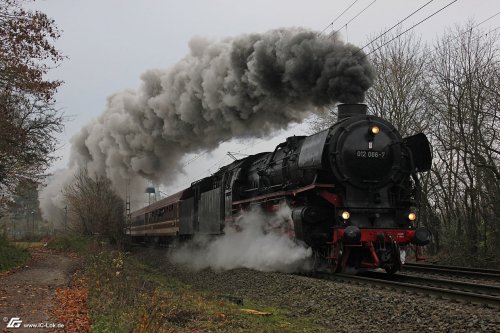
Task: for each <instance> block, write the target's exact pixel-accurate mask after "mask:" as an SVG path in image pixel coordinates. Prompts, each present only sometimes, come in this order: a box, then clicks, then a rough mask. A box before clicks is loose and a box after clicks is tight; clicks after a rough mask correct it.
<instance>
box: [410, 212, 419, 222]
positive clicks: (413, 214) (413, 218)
mask: <svg viewBox="0 0 500 333" xmlns="http://www.w3.org/2000/svg"><path fill="white" fill-rule="evenodd" d="M416 219H417V214H415V213H413V212H411V213H410V214H408V220H410V221H415V220H416Z"/></svg>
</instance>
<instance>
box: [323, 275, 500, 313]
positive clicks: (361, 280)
mask: <svg viewBox="0 0 500 333" xmlns="http://www.w3.org/2000/svg"><path fill="white" fill-rule="evenodd" d="M386 275H387V274H386ZM314 277H316V278H320V279H327V280H336V281H343V282H348V283H356V284H368V285H375V286H381V287H386V288H389V289H394V290H404V291H411V292H414V293H418V294H425V295H434V296H438V297H441V298H445V299H454V300H460V301H465V302H469V303H472V304H481V305H486V306H489V307H492V308H500V296H494V295H485V294H478V293H474V292H470V291H461V290H452V289H448V288H440V287H433V286H426V285H421V284H416V283H408V282H398V281H391V280H387V279H381V278H373V277H365V276H358V275H350V274H330V273H315V275H314Z"/></svg>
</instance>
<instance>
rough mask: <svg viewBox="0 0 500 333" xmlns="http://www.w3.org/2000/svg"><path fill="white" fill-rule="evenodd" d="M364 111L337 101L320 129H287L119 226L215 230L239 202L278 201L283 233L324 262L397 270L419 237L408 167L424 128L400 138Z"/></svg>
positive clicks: (139, 232)
mask: <svg viewBox="0 0 500 333" xmlns="http://www.w3.org/2000/svg"><path fill="white" fill-rule="evenodd" d="M366 111H367V106H366V105H364V104H341V105H339V106H338V121H337V122H336V123H335V124H334V125H332V126H331V127H329V128H328V129H326V130H324V131H321V132H319V133H316V134H313V135H311V136H293V137H289V138H288V139H287V140H286V141H285V142H283V143H281V144H279V145H278V146H277V147H276V148H275V150H274V151H273V152H267V153H260V154H256V155H252V156H249V157H246V158H243V159H241V160H237V161H235V162H233V163H231V164H229V165H227V166H225V167H222V168H221V169H220V170H219V171H218V172H217V173H215V174H213V175H212V176H210V177H206V178H203V179H201V180H199V181H196V182H194V183H192V184H191V186H190V187H189V188H187V189H185V190H183V191H180V192H179V193H177V194H175V195H173V196H170V197H168V198H165V199H162V200H160V201H158V202H156V203H154V204H152V205H150V206H148V207H145V208H143V209H141V210H139V211H136V212H134V213H132V214H131V224H130V225H129V227H128V231H127V232H128V234H129V235H130V236H132V237H134V238H137V239H138V238H140V239H144V238H148V239H154V240H156V241H159V242H163V241H167V240H168V239H170V238H172V237H179V238H190V237H192V236H193V235H195V234H211V235H215V234H221V233H223V230H224V226H225V225H226V223H231V222H232V221H233V220H234V218H235V217H236V216H237V215H238V214H239V213H240V212H241V211H242V210H247V209H249V208H250V207H251V206H253V205H259V206H260V207H262V208H263V209H264V210H266V211H268V212H271V213H272V212H273V211H274V210H276V209H277V207H279V205H280V204H282V203H283V202H286V203H287V204H288V205H289V206H290V208H291V210H292V216H291V221H290V225H291V228H290V229H291V235H292V236H293V237H295V238H296V239H298V240H301V241H303V242H305V243H306V244H307V245H308V246H310V247H311V248H312V249H313V250H314V253H315V255H316V256H317V257H318V258H321V259H322V261H323V262H327V263H328V265H329V267H330V268H331V269H332V270H333V271H336V272H339V271H342V270H345V269H346V268H347V267H354V268H383V269H385V270H386V271H387V272H390V273H393V272H395V271H397V270H398V269H400V267H401V264H402V261H403V260H404V248H405V246H407V245H408V244H410V243H412V244H415V245H417V246H421V245H425V244H427V243H428V242H429V237H430V233H429V231H428V230H427V229H425V228H421V227H420V228H417V227H416V221H417V217H418V207H419V196H420V185H419V180H418V176H417V173H419V172H424V171H428V170H429V169H430V166H431V161H432V156H431V149H430V145H429V142H428V140H427V138H426V136H425V135H424V134H422V133H419V134H416V135H414V136H411V137H407V138H402V137H401V135H400V134H399V132H398V130H397V129H396V128H394V126H393V125H391V124H390V123H389V122H387V121H386V120H384V119H382V118H380V117H377V116H373V115H367V113H366Z"/></svg>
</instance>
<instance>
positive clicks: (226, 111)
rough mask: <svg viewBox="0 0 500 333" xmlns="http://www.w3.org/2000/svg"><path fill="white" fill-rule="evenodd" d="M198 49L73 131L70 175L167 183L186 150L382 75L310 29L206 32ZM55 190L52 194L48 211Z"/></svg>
mask: <svg viewBox="0 0 500 333" xmlns="http://www.w3.org/2000/svg"><path fill="white" fill-rule="evenodd" d="M189 48H190V53H189V54H188V55H187V56H185V57H184V58H183V59H182V60H181V61H179V62H178V63H177V64H176V65H174V66H173V67H171V68H169V69H166V70H160V69H155V70H149V71H147V72H145V73H144V74H143V75H142V76H141V78H142V81H143V83H142V86H141V87H140V88H139V89H138V90H127V91H123V92H119V93H116V94H114V95H112V96H111V97H109V98H108V101H107V106H106V110H105V111H104V112H103V113H102V115H101V116H99V117H98V118H97V119H95V120H93V121H92V122H91V123H89V124H87V125H86V126H84V127H83V128H82V129H81V131H80V132H79V133H78V134H77V135H75V136H74V137H73V138H72V141H71V144H72V153H71V157H70V163H69V168H68V170H66V171H64V172H63V173H62V174H61V175H59V176H58V177H59V179H63V180H62V181H61V180H59V181H60V182H62V183H67V182H68V181H69V179H70V178H72V176H73V175H74V174H75V172H76V171H77V170H78V169H79V168H86V169H87V170H88V171H89V174H90V175H92V174H100V175H105V176H107V177H108V178H109V179H110V180H111V181H112V183H113V184H114V186H115V187H116V189H117V190H118V189H119V191H120V192H121V193H123V192H124V184H126V183H130V182H132V183H133V185H131V187H132V189H133V186H134V184H135V185H136V186H138V187H137V190H138V191H140V192H143V190H144V187H142V186H144V181H143V179H144V178H147V179H150V180H153V181H155V182H156V183H163V184H166V185H167V184H168V183H170V182H172V181H173V180H175V178H176V177H177V176H178V174H179V173H180V172H182V160H183V157H184V156H185V155H186V154H188V153H197V152H200V151H203V150H212V149H214V148H216V147H217V146H218V145H219V144H220V143H221V142H222V141H224V140H229V139H232V138H246V137H262V136H265V135H269V134H270V133H271V132H272V131H275V130H279V129H284V128H286V127H287V126H288V124H290V123H292V122H299V121H301V120H303V119H304V118H305V117H306V116H308V115H310V113H311V112H321V111H322V110H323V108H324V107H325V106H328V105H331V104H332V103H336V102H360V101H362V100H363V98H364V94H365V91H366V90H367V89H368V88H369V87H370V86H371V84H372V81H373V77H374V75H373V71H372V68H371V66H370V64H369V63H368V60H367V58H366V56H365V54H364V53H363V52H360V50H359V48H357V47H355V46H353V45H349V44H345V43H343V42H342V41H340V40H338V39H337V38H332V37H329V36H324V35H319V34H318V33H317V32H314V31H309V30H306V29H302V28H290V29H277V30H272V31H269V32H266V33H260V34H258V33H255V34H248V35H242V36H239V37H235V38H227V39H224V40H221V41H209V40H206V39H203V38H198V37H196V38H193V39H192V40H191V41H190V42H189ZM61 177H62V178H61ZM141 187H142V188H141ZM47 191H48V190H47ZM58 191H59V190H58ZM53 193H56V192H53ZM53 197H54V196H53V195H52V193H50V192H47V193H45V194H44V195H43V196H42V198H44V201H43V202H42V209H43V210H44V211H45V212H47V211H49V210H50V207H48V206H50V205H53V204H54V202H52V201H53Z"/></svg>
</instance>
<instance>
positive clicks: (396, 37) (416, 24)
mask: <svg viewBox="0 0 500 333" xmlns="http://www.w3.org/2000/svg"><path fill="white" fill-rule="evenodd" d="M457 1H458V0H453V1H452V2H450V3H448V4H447V5H445V6H443V7H441V8H440V9H438V10H437V11H435V12H434V13H432V14H431V15H429V16H427V17H426V18H424V19H422V20H420V21H419V22H417V23H415V24H414V25H412V26H411V27H409V28H408V29H406V30H405V31H403V32H402V33H400V34H398V35H397V36H395V37H393V38H391V39H390V40H388V41H387V42H385V43H383V44H382V45H380V46H379V47H377V48H376V49H375V50H372V51H371V52H370V53H368V54H367V55H366V56H369V55H370V54H372V53H374V52H376V51H378V50H380V49H381V48H382V47H384V46H386V45H387V44H389V43H390V42H392V41H393V40H395V39H398V38H399V37H401V36H402V35H404V34H405V33H407V32H408V31H410V30H412V29H413V28H415V27H416V26H418V25H420V24H422V23H423V22H425V21H427V20H428V19H430V18H431V17H433V16H434V15H436V14H438V13H439V12H441V11H443V10H444V9H446V8H448V7H449V6H451V5H453V4H454V3H455V2H457ZM359 52H361V50H358V51H357V52H356V53H355V54H357V53H359Z"/></svg>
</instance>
